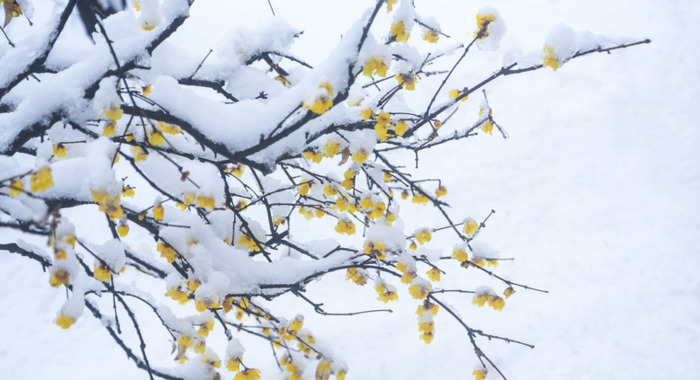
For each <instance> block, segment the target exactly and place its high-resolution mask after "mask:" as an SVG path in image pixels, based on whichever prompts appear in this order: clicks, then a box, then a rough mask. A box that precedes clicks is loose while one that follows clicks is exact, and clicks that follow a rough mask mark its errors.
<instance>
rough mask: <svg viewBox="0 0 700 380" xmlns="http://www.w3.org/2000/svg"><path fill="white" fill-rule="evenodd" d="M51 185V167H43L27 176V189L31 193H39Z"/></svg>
mask: <svg viewBox="0 0 700 380" xmlns="http://www.w3.org/2000/svg"><path fill="white" fill-rule="evenodd" d="M52 187H53V177H51V168H49V167H43V168H41V169H39V170H37V171H36V173H34V174H32V176H31V178H29V190H30V191H31V192H32V193H41V192H44V191H46V190H48V189H50V188H52Z"/></svg>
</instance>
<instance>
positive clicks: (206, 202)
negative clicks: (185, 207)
mask: <svg viewBox="0 0 700 380" xmlns="http://www.w3.org/2000/svg"><path fill="white" fill-rule="evenodd" d="M196 204H197V206H199V207H201V208H203V209H207V210H213V209H214V207H216V202H215V201H214V197H213V196H210V195H198V196H197V201H196Z"/></svg>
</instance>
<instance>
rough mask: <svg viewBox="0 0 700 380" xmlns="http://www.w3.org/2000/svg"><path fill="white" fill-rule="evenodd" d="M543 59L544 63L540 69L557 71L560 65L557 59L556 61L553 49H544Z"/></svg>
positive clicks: (547, 47)
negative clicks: (545, 68) (549, 68)
mask: <svg viewBox="0 0 700 380" xmlns="http://www.w3.org/2000/svg"><path fill="white" fill-rule="evenodd" d="M543 59H544V63H542V67H547V66H549V67H551V68H552V70H554V71H557V69H558V68H559V65H560V64H561V63H560V62H559V59H557V57H556V54H555V53H554V49H553V48H551V47H549V46H545V47H544V57H543Z"/></svg>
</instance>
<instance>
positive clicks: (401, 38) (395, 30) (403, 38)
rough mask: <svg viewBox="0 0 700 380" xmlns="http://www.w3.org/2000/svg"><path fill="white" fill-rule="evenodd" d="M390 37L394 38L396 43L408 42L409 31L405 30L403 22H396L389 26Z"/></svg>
mask: <svg viewBox="0 0 700 380" xmlns="http://www.w3.org/2000/svg"><path fill="white" fill-rule="evenodd" d="M391 35H392V36H394V38H396V42H404V43H405V42H408V39H409V38H410V37H411V31H410V30H408V28H406V25H405V24H404V22H403V21H397V22H395V23H394V24H392V25H391Z"/></svg>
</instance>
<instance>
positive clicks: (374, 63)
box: [362, 57, 389, 78]
mask: <svg viewBox="0 0 700 380" xmlns="http://www.w3.org/2000/svg"><path fill="white" fill-rule="evenodd" d="M388 68H389V67H388V66H387V65H386V64H385V63H384V57H372V58H370V59H368V60H367V62H366V63H365V66H364V67H362V73H363V74H365V75H366V76H368V77H371V76H372V75H373V74H377V75H379V76H380V77H382V78H383V77H385V76H386V71H387V69H388Z"/></svg>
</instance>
